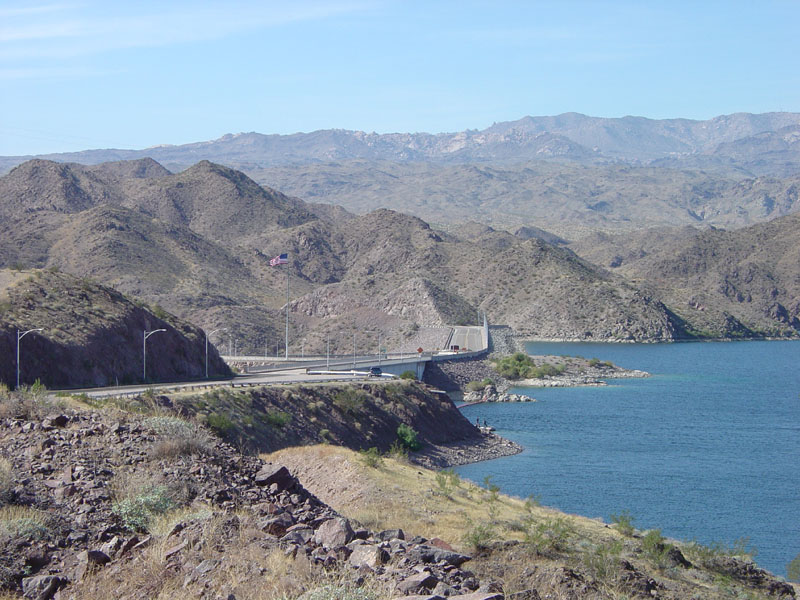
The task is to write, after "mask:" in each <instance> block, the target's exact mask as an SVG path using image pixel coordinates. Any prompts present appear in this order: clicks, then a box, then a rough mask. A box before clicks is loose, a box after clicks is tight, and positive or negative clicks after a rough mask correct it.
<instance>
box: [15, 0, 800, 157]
mask: <svg viewBox="0 0 800 600" xmlns="http://www.w3.org/2000/svg"><path fill="white" fill-rule="evenodd" d="M798 22H800V1H797V0H786V1H778V0H761V1H759V2H756V1H743V0H728V1H725V2H715V1H711V0H693V1H691V2H689V1H687V2H684V1H678V0H670V1H658V2H657V1H655V0H640V1H617V0H609V1H601V0H595V1H577V0H561V1H538V0H530V1H516V2H512V1H503V0H494V1H486V2H483V1H470V0H460V1H452V2H451V1H440V2H437V1H435V0H426V1H416V0H408V1H403V0H329V1H324V2H323V1H311V0H292V1H287V0H282V1H278V2H273V1H271V0H260V1H249V0H242V1H235V0H234V1H226V2H204V1H202V0H193V1H175V2H170V1H169V0H161V1H159V2H150V1H147V0H142V1H137V2H126V1H118V0H115V1H113V2H109V1H108V0H103V1H85V2H81V1H76V2H70V1H69V0H67V1H65V2H61V1H59V0H52V1H51V0H43V1H42V2H36V1H35V0H34V1H26V2H17V1H6V0H0V155H4V156H8V155H14V156H16V155H29V154H45V153H52V152H67V151H77V150H85V149H90V148H131V149H140V148H146V147H150V146H154V145H159V144H184V143H190V142H197V141H205V140H211V139H216V138H219V137H221V136H222V135H224V134H226V133H239V132H249V131H256V132H259V133H266V134H269V133H279V134H288V133H295V132H308V131H314V130H318V129H333V128H341V129H354V130H363V131H367V132H372V131H375V132H379V133H387V132H422V131H425V132H430V133H438V132H453V131H462V130H465V129H483V128H485V127H488V126H490V125H491V124H492V123H494V122H500V121H511V120H516V119H519V118H521V117H523V116H526V115H531V116H544V115H556V114H561V113H564V112H571V111H574V112H580V113H583V114H587V115H591V116H599V117H621V116H625V115H636V116H643V117H649V118H654V119H660V118H674V117H683V118H690V119H708V118H712V117H715V116H718V115H722V114H730V113H734V112H752V113H762V112H771V111H791V112H799V111H800V61H798V60H797V56H798V55H800V43H799V42H798V38H797V24H798Z"/></svg>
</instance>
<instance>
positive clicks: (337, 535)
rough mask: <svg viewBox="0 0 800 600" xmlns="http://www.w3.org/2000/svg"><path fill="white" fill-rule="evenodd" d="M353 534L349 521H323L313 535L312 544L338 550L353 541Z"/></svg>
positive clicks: (340, 519) (339, 518)
mask: <svg viewBox="0 0 800 600" xmlns="http://www.w3.org/2000/svg"><path fill="white" fill-rule="evenodd" d="M354 537H355V534H354V533H353V528H352V527H351V526H350V521H348V520H347V519H343V518H342V517H335V518H333V519H328V520H327V521H324V522H323V523H322V524H321V525H320V526H319V528H318V529H317V532H316V533H315V534H314V542H316V543H317V544H319V545H320V546H322V547H324V548H338V547H339V546H345V545H347V544H348V543H349V542H351V541H352V540H353V538H354Z"/></svg>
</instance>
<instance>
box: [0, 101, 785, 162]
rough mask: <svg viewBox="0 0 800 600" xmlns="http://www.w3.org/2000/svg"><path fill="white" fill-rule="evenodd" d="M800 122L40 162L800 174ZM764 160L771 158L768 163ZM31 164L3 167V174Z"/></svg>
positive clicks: (543, 124) (329, 143)
mask: <svg viewBox="0 0 800 600" xmlns="http://www.w3.org/2000/svg"><path fill="white" fill-rule="evenodd" d="M798 140H800V113H766V114H757V115H754V114H748V113H737V114H733V115H725V116H720V117H715V118H713V119H709V120H707V121H693V120H689V119H661V120H656V119H646V118H643V117H623V118H614V119H609V118H599V117H588V116H586V115H581V114H578V113H566V114H562V115H558V116H554V117H525V118H522V119H519V120H518V121H508V122H503V123H495V124H494V125H492V126H491V127H488V128H486V129H484V130H481V131H478V130H467V131H462V132H458V133H439V134H430V133H388V134H377V133H366V132H363V131H347V130H339V129H332V130H321V131H315V132H312V133H296V134H293V135H263V134H260V133H239V134H235V135H232V134H228V135H224V136H223V137H221V138H219V139H217V140H213V141H208V142H198V143H192V144H185V145H180V146H170V145H163V146H154V147H152V148H146V149H144V150H118V149H108V150H86V151H83V152H70V153H64V154H49V155H41V156H38V158H46V159H48V160H56V161H59V162H78V163H82V164H98V163H103V162H109V161H118V160H132V159H138V158H144V157H150V158H153V159H154V160H156V161H158V162H160V163H161V164H163V165H164V166H166V167H167V168H169V169H170V170H173V171H177V170H183V169H185V168H187V167H189V166H191V165H193V164H195V163H196V162H198V161H200V160H210V161H215V162H219V163H222V164H225V165H229V166H234V167H236V168H240V169H242V170H244V171H249V170H251V169H256V168H263V167H274V166H285V165H300V164H309V163H327V162H339V161H350V160H367V161H392V162H437V163H451V164H453V163H455V164H462V163H476V162H522V161H530V160H559V161H564V160H566V161H571V162H579V163H581V164H603V163H608V162H625V163H630V164H649V163H653V162H657V161H666V162H667V163H669V164H670V166H679V167H681V168H689V167H698V166H699V167H703V168H710V167H712V166H713V167H717V168H721V169H725V170H731V171H740V172H742V173H744V174H747V175H751V176H754V175H785V174H787V173H789V172H796V170H797V165H798V164H800V163H798V160H800V144H798ZM767 154H768V156H767V157H765V155H767ZM29 158H32V157H30V156H20V157H2V158H0V172H6V171H8V170H9V169H10V168H11V167H13V166H15V165H17V164H20V163H21V162H24V161H25V160H27V159H29Z"/></svg>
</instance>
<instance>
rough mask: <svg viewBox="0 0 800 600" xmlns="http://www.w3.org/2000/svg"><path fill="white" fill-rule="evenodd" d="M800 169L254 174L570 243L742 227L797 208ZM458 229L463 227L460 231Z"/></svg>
mask: <svg viewBox="0 0 800 600" xmlns="http://www.w3.org/2000/svg"><path fill="white" fill-rule="evenodd" d="M798 172H800V169H798V168H795V169H794V171H792V172H788V173H784V174H782V176H783V177H784V178H783V179H779V178H775V177H769V176H762V177H752V176H746V175H744V174H742V173H728V174H721V173H718V172H713V171H701V170H686V169H683V170H678V169H674V168H654V167H648V166H630V165H618V164H613V165H579V164H572V163H570V164H554V163H548V162H542V161H536V162H533V161H522V160H520V161H518V162H516V163H513V164H506V163H488V164H487V163H480V164H444V165H442V164H430V163H397V162H380V163H376V162H367V161H340V162H335V163H323V164H317V163H312V164H308V165H297V166H294V165H293V166H280V167H269V168H263V169H250V170H248V173H249V175H250V176H251V177H253V178H254V179H255V180H256V181H258V182H260V183H262V184H264V185H269V186H272V187H276V188H278V189H281V190H283V191H285V192H286V193H288V194H292V195H295V196H299V197H301V198H303V199H305V200H308V201H312V202H327V203H332V204H338V205H341V206H344V207H345V208H347V209H348V210H350V211H353V212H356V213H365V212H369V211H371V210H375V209H376V208H383V207H386V208H393V209H396V210H400V211H402V212H405V213H408V214H412V215H416V216H418V217H420V218H422V219H425V220H426V221H428V222H431V223H436V224H437V226H439V227H445V226H450V227H451V228H452V229H453V230H454V231H456V230H459V229H460V224H461V223H464V222H467V221H479V222H481V223H483V224H488V225H492V226H494V227H496V228H505V229H510V230H516V229H518V228H520V227H524V226H537V227H540V228H543V229H545V230H547V231H552V232H555V233H557V234H558V235H560V236H562V237H566V238H569V239H573V240H574V239H578V238H580V237H583V236H584V235H586V233H587V232H590V231H595V230H601V231H609V232H615V231H629V230H635V229H638V228H643V227H656V226H673V227H674V226H679V225H713V226H716V227H726V228H730V227H741V226H744V225H749V224H753V223H758V222H761V221H764V220H768V219H772V218H775V217H779V216H782V215H786V214H789V213H790V212H794V211H796V210H798V209H800V203H798V189H800V186H798V177H797V173H798ZM455 224H459V225H458V226H454V225H455Z"/></svg>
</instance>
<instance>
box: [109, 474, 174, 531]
mask: <svg viewBox="0 0 800 600" xmlns="http://www.w3.org/2000/svg"><path fill="white" fill-rule="evenodd" d="M173 508H175V501H174V500H173V499H172V498H170V496H169V493H168V492H167V488H166V486H163V485H156V486H151V487H149V488H145V489H144V490H142V491H141V492H140V493H139V494H137V495H135V496H131V497H129V498H123V499H122V500H119V501H117V502H114V503H113V504H112V506H111V511H112V512H113V513H114V514H115V515H117V516H118V517H119V518H120V520H121V521H122V524H123V525H124V526H125V527H126V528H127V529H130V530H131V531H147V528H148V526H149V525H150V522H151V521H152V519H153V518H154V517H157V516H158V515H163V514H164V513H166V512H167V511H169V510H172V509H173Z"/></svg>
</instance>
